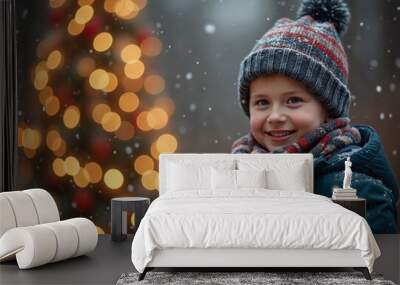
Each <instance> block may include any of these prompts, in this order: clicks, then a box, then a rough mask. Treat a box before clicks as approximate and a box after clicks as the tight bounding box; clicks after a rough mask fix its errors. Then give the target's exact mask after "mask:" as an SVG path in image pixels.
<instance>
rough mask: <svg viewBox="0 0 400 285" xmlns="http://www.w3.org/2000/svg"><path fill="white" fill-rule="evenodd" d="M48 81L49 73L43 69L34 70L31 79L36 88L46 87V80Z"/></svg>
mask: <svg viewBox="0 0 400 285" xmlns="http://www.w3.org/2000/svg"><path fill="white" fill-rule="evenodd" d="M48 81H49V74H48V73H47V71H46V70H44V69H39V70H38V69H37V70H36V71H35V79H34V81H33V85H34V86H35V88H36V89H37V90H42V89H43V88H45V87H46V85H47V82H48Z"/></svg>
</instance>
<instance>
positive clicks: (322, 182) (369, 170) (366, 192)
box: [314, 125, 399, 233]
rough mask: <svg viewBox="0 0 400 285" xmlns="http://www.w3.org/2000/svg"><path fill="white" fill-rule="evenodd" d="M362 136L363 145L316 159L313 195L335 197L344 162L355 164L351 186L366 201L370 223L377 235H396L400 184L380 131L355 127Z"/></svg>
mask: <svg viewBox="0 0 400 285" xmlns="http://www.w3.org/2000/svg"><path fill="white" fill-rule="evenodd" d="M354 127H356V128H357V129H358V130H359V131H360V133H361V137H362V141H361V143H360V145H349V146H346V147H343V148H341V149H339V150H337V151H336V152H334V153H332V155H331V156H330V157H329V158H323V157H322V156H321V157H317V158H314V193H316V194H320V195H324V196H327V197H331V196H332V188H333V187H335V186H336V187H342V183H343V177H344V162H345V160H346V158H347V157H348V156H350V160H351V162H352V167H351V169H352V172H353V175H352V181H351V187H352V188H355V189H357V195H358V196H359V197H362V198H365V199H366V200H367V221H368V223H369V225H370V227H371V229H372V231H373V232H374V233H397V232H398V226H397V216H396V203H397V201H398V196H399V184H398V182H397V180H396V177H395V174H394V172H393V169H392V167H391V166H390V163H389V161H388V159H387V158H386V156H385V152H384V149H383V145H382V143H381V141H380V138H379V135H378V134H377V132H376V131H375V130H374V129H373V128H371V127H369V126H366V125H354Z"/></svg>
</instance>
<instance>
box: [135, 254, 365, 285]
mask: <svg viewBox="0 0 400 285" xmlns="http://www.w3.org/2000/svg"><path fill="white" fill-rule="evenodd" d="M209 267H211V268H221V267H223V268H227V267H229V268H233V269H235V270H236V269H237V271H246V269H250V268H260V269H261V268H281V267H285V268H287V267H290V268H296V267H298V268H305V267H308V268H337V267H350V268H353V269H354V270H357V271H361V272H362V273H363V275H364V277H365V278H366V279H367V280H371V275H370V274H369V271H368V268H367V267H366V266H365V262H364V260H363V259H362V258H361V252H360V251H359V250H328V249H253V248H252V249H237V248H227V249H219V248H218V249H217V248H210V249H197V248H195V249H194V248H185V249H183V248H170V249H163V250H159V249H158V250H156V251H155V252H154V256H153V259H152V261H151V262H150V263H149V264H148V266H147V267H146V268H145V270H144V271H143V273H141V274H140V275H139V280H143V279H144V277H145V276H146V273H147V272H148V271H151V270H153V269H155V268H209Z"/></svg>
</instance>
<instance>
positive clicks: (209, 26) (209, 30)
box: [204, 24, 215, 34]
mask: <svg viewBox="0 0 400 285" xmlns="http://www.w3.org/2000/svg"><path fill="white" fill-rule="evenodd" d="M204 31H205V32H206V34H214V33H215V25H213V24H206V25H205V26H204Z"/></svg>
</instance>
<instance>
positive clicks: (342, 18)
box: [297, 0, 350, 35]
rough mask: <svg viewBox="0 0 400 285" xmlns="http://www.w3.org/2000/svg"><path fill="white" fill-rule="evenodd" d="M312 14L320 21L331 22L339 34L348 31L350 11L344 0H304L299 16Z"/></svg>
mask: <svg viewBox="0 0 400 285" xmlns="http://www.w3.org/2000/svg"><path fill="white" fill-rule="evenodd" d="M305 15H308V16H311V17H313V18H314V20H316V21H318V22H331V23H332V24H333V25H334V26H335V28H336V31H337V32H338V34H339V35H343V34H344V33H345V32H346V31H347V27H348V25H349V23H350V11H349V8H348V6H347V4H346V3H345V2H344V1H343V0H303V3H302V4H301V6H300V8H299V10H298V12H297V16H298V18H301V17H303V16H305Z"/></svg>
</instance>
